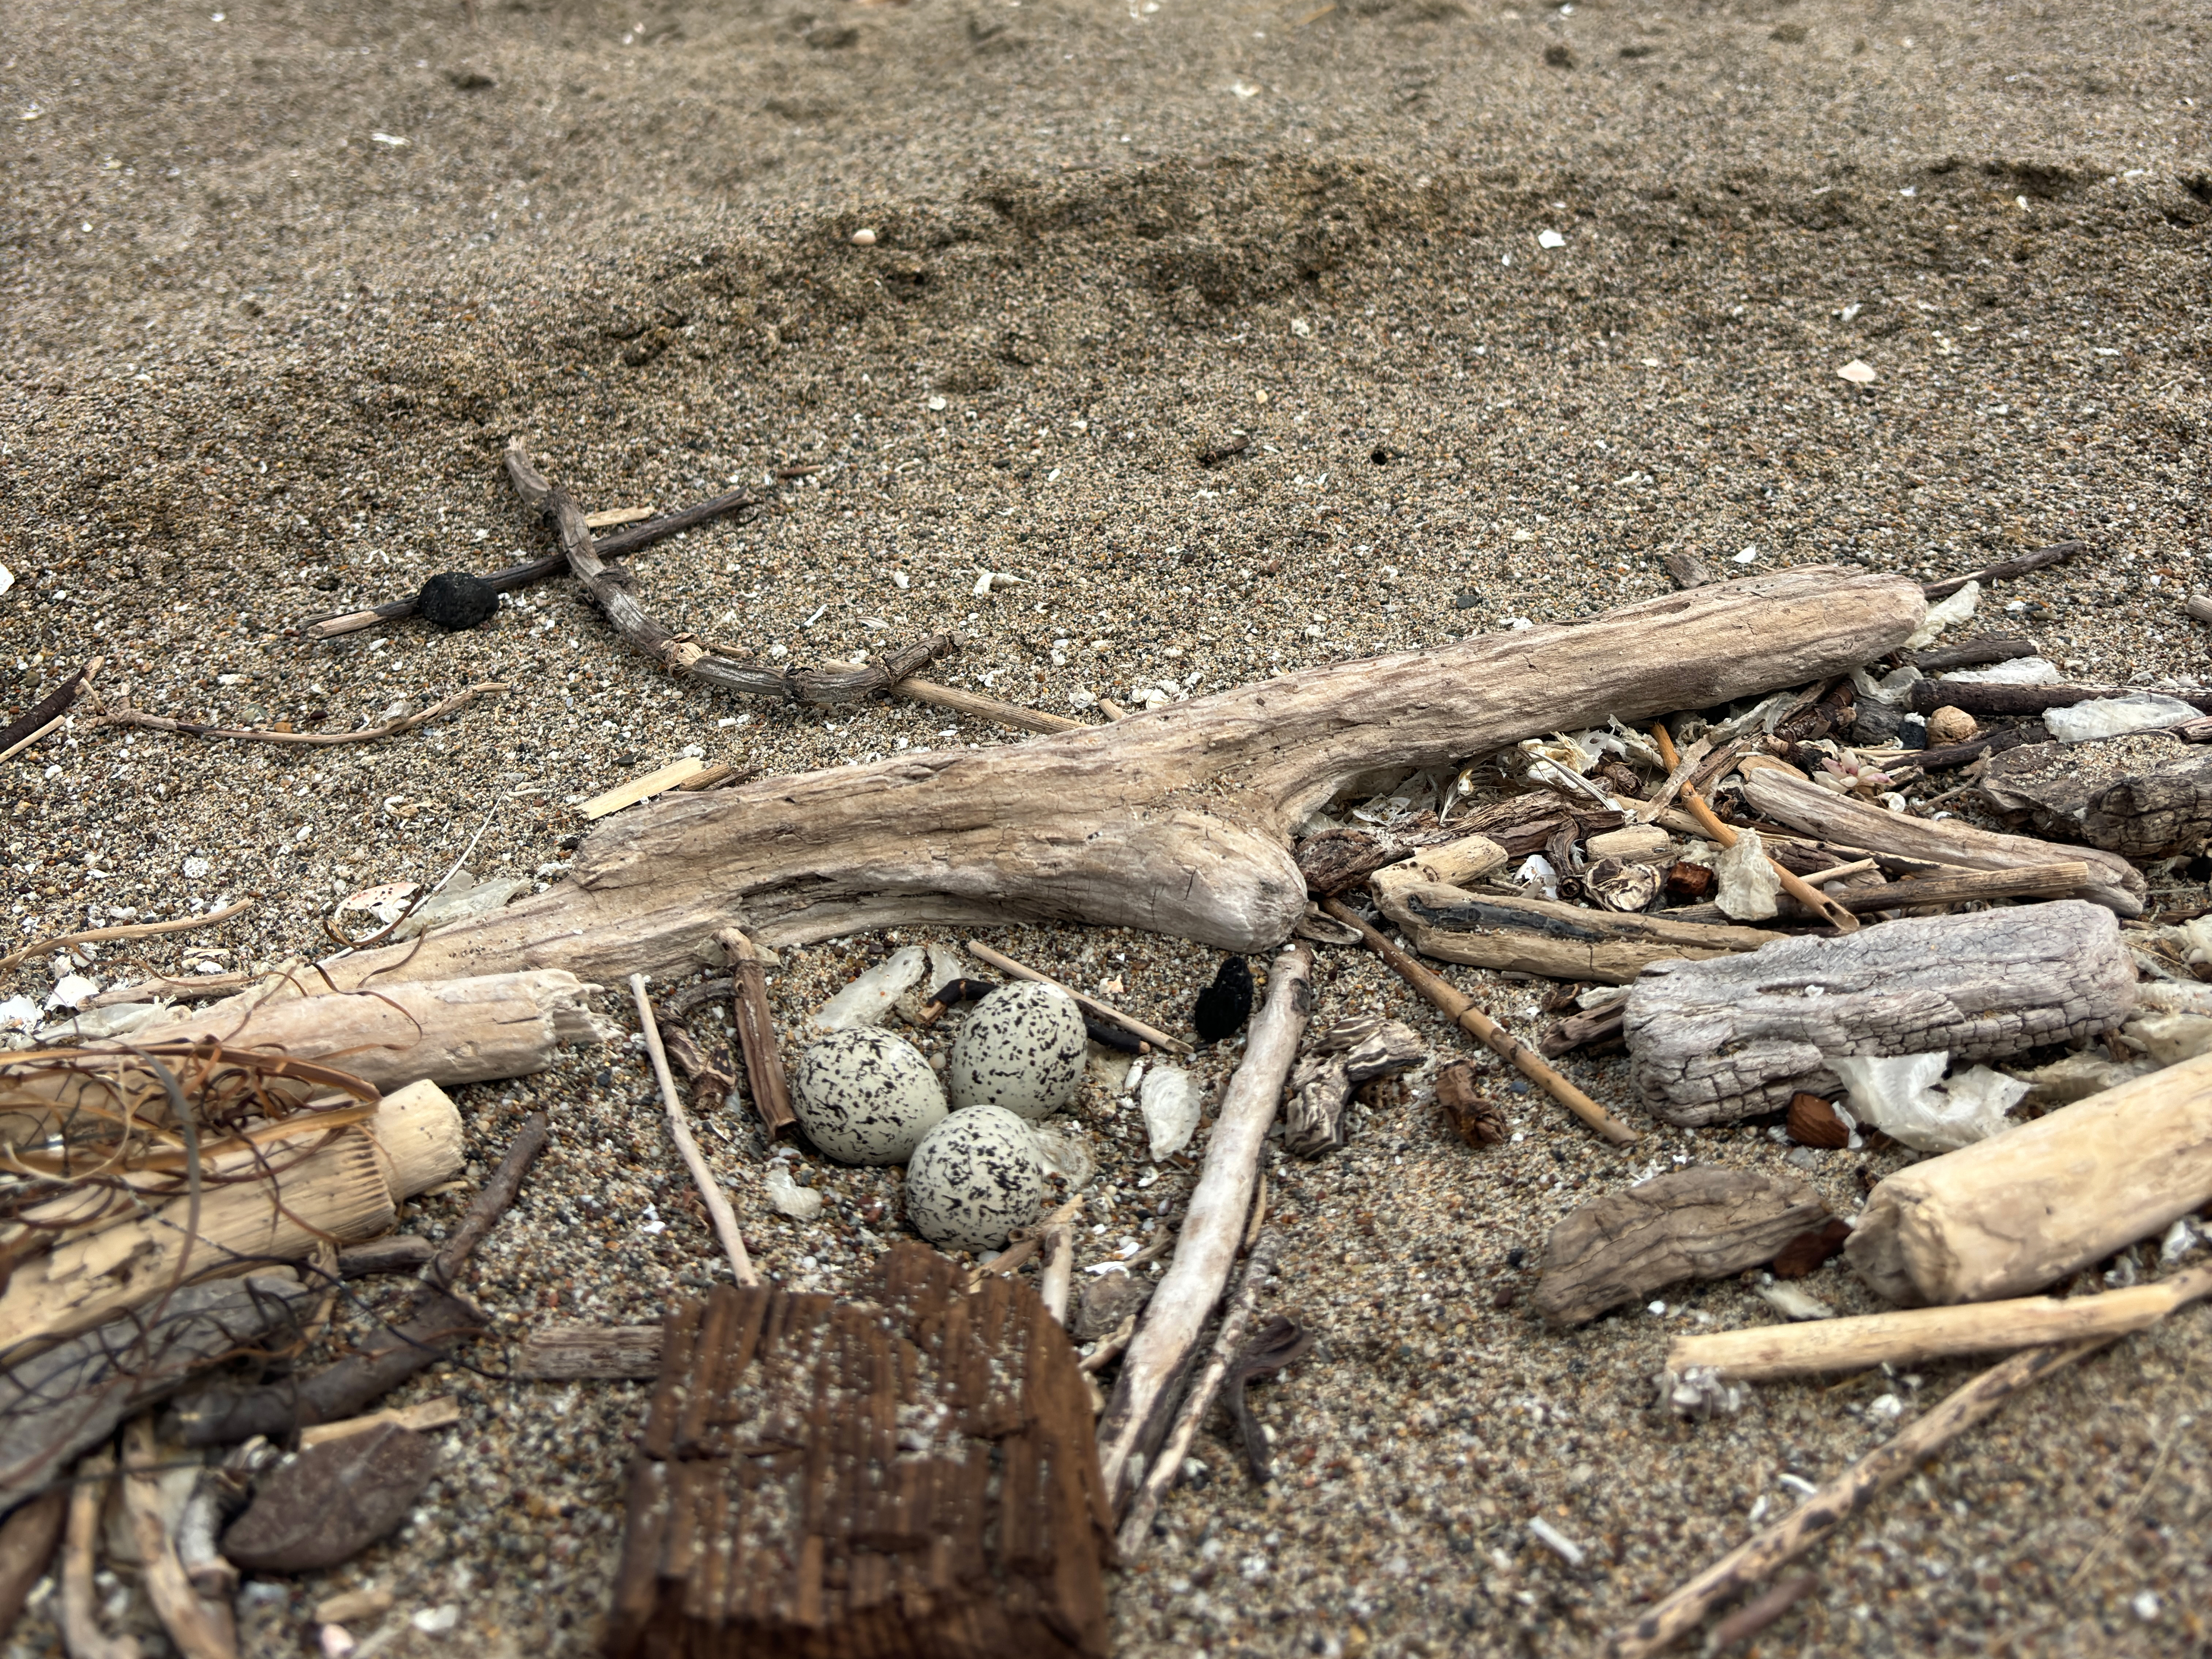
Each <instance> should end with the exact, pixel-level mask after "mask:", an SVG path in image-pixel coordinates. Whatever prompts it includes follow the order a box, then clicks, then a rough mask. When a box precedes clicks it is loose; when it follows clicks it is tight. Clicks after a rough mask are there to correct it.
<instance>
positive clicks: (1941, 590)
mask: <svg viewBox="0 0 2212 1659" xmlns="http://www.w3.org/2000/svg"><path fill="white" fill-rule="evenodd" d="M2088 550H2089V544H2088V543H2087V542H2053V543H2052V544H2051V545H2050V546H2048V547H2039V548H2037V549H2036V550H2034V551H2033V552H2032V553H2023V554H2021V556H2019V557H2018V558H2016V559H2000V560H1999V561H1998V562H1996V563H1995V564H1990V565H1984V566H1983V567H1982V568H1980V569H1979V570H1973V571H1969V572H1968V573H1967V574H1965V575H1963V576H1948V577H1946V578H1945V579H1944V580H1942V581H1940V582H1929V583H1928V584H1927V585H1926V586H1923V588H1922V589H1921V590H1920V591H1921V592H1923V593H1925V594H1926V595H1927V596H1928V597H1929V599H1948V598H1949V597H1950V596H1951V595H1952V594H1954V593H1955V592H1958V591H1959V590H1960V588H1962V587H1964V586H1966V584H1967V583H1968V582H1984V583H1986V582H1996V581H2009V580H2011V579H2012V578H2014V577H2015V576H2025V575H2026V574H2027V573H2028V572H2029V571H2031V570H2041V569H2042V568H2045V566H2046V565H2054V564H2063V563H2064V562H2066V561H2067V560H2068V559H2070V558H2072V557H2073V556H2075V554H2077V553H2086V552H2087V551H2088Z"/></svg>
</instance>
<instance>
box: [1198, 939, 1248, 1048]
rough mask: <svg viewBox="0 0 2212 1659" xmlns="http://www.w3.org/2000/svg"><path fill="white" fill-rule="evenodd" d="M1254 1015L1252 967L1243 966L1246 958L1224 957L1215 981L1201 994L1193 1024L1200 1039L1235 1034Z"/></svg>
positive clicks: (1218, 1038) (1218, 1040)
mask: <svg viewBox="0 0 2212 1659" xmlns="http://www.w3.org/2000/svg"><path fill="white" fill-rule="evenodd" d="M1249 1018H1252V970H1251V969H1249V968H1247V967H1246V966H1245V965H1244V958H1243V957H1224V958H1222V963H1221V971H1220V972H1219V973H1218V974H1216V975H1214V976H1213V983H1212V984H1211V985H1209V986H1207V987H1206V988H1205V989H1204V990H1203V991H1200V993H1199V994H1198V1001H1197V1003H1196V1005H1195V1006H1194V1007H1193V1008H1192V1009H1191V1011H1190V1023H1191V1024H1192V1025H1194V1026H1195V1027H1196V1028H1197V1030H1198V1040H1199V1041H1200V1042H1220V1041H1221V1040H1222V1039H1223V1038H1224V1037H1232V1036H1236V1035H1237V1033H1238V1032H1239V1031H1241V1030H1243V1029H1244V1022H1245V1021H1246V1020H1248V1019H1249Z"/></svg>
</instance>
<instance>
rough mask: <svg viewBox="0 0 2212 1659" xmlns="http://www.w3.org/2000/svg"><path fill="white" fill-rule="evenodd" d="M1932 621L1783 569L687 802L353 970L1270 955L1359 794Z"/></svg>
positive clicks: (1885, 590) (1773, 678)
mask: <svg viewBox="0 0 2212 1659" xmlns="http://www.w3.org/2000/svg"><path fill="white" fill-rule="evenodd" d="M1923 603H1924V602H1923V600H1922V599H1921V598H1920V596H1919V593H1918V592H1917V589H1916V588H1915V587H1914V586H1912V585H1911V583H1909V582H1905V581H1901V580H1898V579H1897V578H1895V577H1893V576H1884V575H1875V574H1869V573H1867V572H1863V571H1846V570H1839V569H1833V568H1807V569H1800V570H1789V571H1783V572H1780V573H1778V574H1774V575H1771V576H1757V577H1751V578H1747V579H1745V580H1741V581H1733V582H1729V583H1727V584H1725V585H1723V586H1718V587H1714V588H1699V589H1696V590H1693V591H1692V592H1686V593H1676V594H1671V595H1668V596H1667V597H1665V598H1662V599H1652V600H1648V601H1645V602H1644V603H1641V604H1638V605H1630V606H1627V607H1625V608H1623V609H1621V610H1619V611H1612V612H1610V613H1607V615H1604V616H1601V617H1591V618H1589V619H1587V620H1584V621H1582V622H1579V623H1575V624H1572V625H1559V626H1551V627H1543V628H1534V629H1524V630H1522V632H1519V633H1514V634H1502V635H1487V636H1485V637H1482V638H1480V639H1474V640H1470V641H1462V642H1461V643H1459V644H1455V645H1451V646H1447V647H1443V648H1441V649H1439V650H1436V651H1432V652H1428V653H1421V654H1419V655H1409V656H1397V657H1384V658H1376V659H1370V660H1366V661H1361V662H1346V663H1337V664H1332V665H1325V666H1322V667H1316V668H1311V669H1305V670H1302V671H1298V672H1297V673H1294V674H1288V675H1285V676H1283V677H1282V678H1279V679H1276V680H1272V681H1267V682H1264V683H1262V684H1255V685H1250V686H1245V687H1242V688H1240V689H1237V690H1231V691H1225V692H1222V693H1219V694H1218V695H1216V696H1210V697H1201V698H1194V699H1193V700H1191V701H1190V702H1180V703H1175V704H1172V705H1170V706H1169V707H1167V708H1160V709H1158V710H1155V711H1153V712H1152V713H1149V714H1136V715H1133V716H1132V717H1131V718H1129V719H1128V720H1117V721H1115V722H1114V723H1113V724H1111V725H1109V726H1091V727H1087V728H1085V730H1083V731H1080V732H1066V733H1064V734H1062V735H1061V736H1059V737H1055V738H1041V739H1039V740H1036V741H1034V742H1030V743H1024V744H1019V745H1018V746H1010V747H1007V748H1003V749H987V750H944V751H941V752H932V753H930V754H926V755H907V756H901V757H897V758H896V759H892V760H888V761H883V762H878V763H873V764H872V765H867V766H858V767H850V766H848V767H839V768H836V769H834V770H830V771H826V772H816V773H810V774H805V775H800V776H795V777H780V778H763V779H760V780H757V781H753V782H750V783H746V784H743V785H739V786H737V787H732V788H727V789H720V790H715V791H714V792H712V793H708V794H703V795H684V796H680V797H678V798H675V799H669V798H663V799H661V800H659V801H656V802H654V803H653V804H652V805H647V806H643V807H641V808H639V809H638V810H636V811H631V812H626V813H623V814H621V815H620V816H619V817H615V818H611V819H609V820H607V821H606V822H605V823H604V824H603V825H602V826H601V827H600V828H599V829H597V830H595V831H594V832H593V834H592V837H591V839H590V840H589V841H587V842H586V843H585V844H584V846H583V848H581V849H580V851H579V853H578V854H577V856H576V859H575V862H574V868H573V871H572V872H571V875H570V878H569V879H568V881H566V882H564V883H562V884H561V885H559V886H557V887H556V888H554V889H552V890H550V891H548V892H545V893H543V894H539V895H537V896H534V897H529V898H525V899H522V900H520V901H518V902H516V903H514V904H512V905H509V906H508V907H507V908H506V909H504V910H501V911H500V912H498V913H497V914H496V915H489V916H485V917H483V918H480V919H478V920H477V921H471V922H467V923H464V924H460V925H457V926H455V927H452V928H447V929H442V930H441V931H440V932H439V933H435V934H432V935H431V936H429V937H428V938H427V939H423V940H422V941H420V945H421V949H420V950H419V951H416V954H414V955H413V956H412V957H410V956H408V954H407V951H405V950H380V951H364V952H362V953H361V954H360V955H358V956H356V957H348V958H346V959H345V960H344V961H343V962H339V963H332V964H331V966H330V971H331V974H332V975H334V976H340V977H342V979H343V982H352V981H355V980H357V979H358V978H359V977H360V976H361V975H365V974H368V973H372V972H374V973H377V974H378V975H380V979H379V982H380V983H388V982H389V981H390V980H391V979H392V976H393V975H395V974H396V975H400V976H403V977H405V978H408V979H435V978H445V977H451V976H453V975H460V974H468V973H474V972H482V971H484V970H485V969H491V968H498V969H506V968H511V967H513V965H514V964H515V963H525V964H526V965H529V966H532V967H558V968H567V969H571V970H572V971H574V972H577V973H580V974H583V975H587V976H590V977H592V978H595V979H599V980H600V981H603V982H604V981H606V979H607V978H608V976H610V975H617V976H619V975H629V974H631V973H635V972H641V971H642V972H647V973H652V974H667V973H676V972H690V971H691V970H692V969H695V968H696V966H697V965H698V964H699V963H701V962H702V961H707V962H710V963H712V962H718V961H719V958H720V955H721V952H720V948H719V947H716V946H714V945H713V943H712V940H713V935H714V932H715V930H716V929H717V928H719V927H727V926H731V925H733V924H734V925H736V926H738V927H742V928H744V931H745V932H746V933H749V934H750V935H751V936H752V937H753V938H754V939H757V940H759V941H760V942H761V943H762V944H763V945H776V946H781V945H794V944H804V943H807V942H810V941H811V940H816V939H827V938H830V937H833V936H835V935H836V934H840V933H850V932H852V931H854V929H856V928H867V927H883V926H889V925H905V924H908V923H924V922H951V921H986V922H1005V921H1038V920H1043V921H1087V922H1093V923H1098V924H1102V925H1110V926H1127V927H1139V928H1144V929H1146V930H1149V931H1151V932H1154V933H1166V934H1170V935H1175V936H1179V937H1183V938H1188V939H1196V940H1199V941H1201V942H1204V943H1206V944H1209V945H1218V946H1219V947H1221V948H1224V949H1227V950H1234V951H1255V950H1260V949H1264V948H1267V947H1268V946H1271V945H1275V944H1278V943H1279V942H1280V941H1282V940H1283V939H1286V938H1288V937H1289V935H1290V933H1291V928H1292V927H1293V926H1294V925H1295V924H1296V923H1297V920H1298V918H1299V916H1300V915H1301V914H1302V912H1303V911H1304V908H1305V878H1304V875H1303V873H1302V872H1300V871H1299V870H1298V868H1297V864H1296V863H1295V861H1294V860H1292V859H1291V854H1290V850H1289V847H1288V844H1287V843H1288V837H1289V832H1290V830H1291V827H1292V826H1294V825H1296V824H1297V823H1301V822H1302V821H1303V820H1304V817H1306V815H1307V814H1308V813H1309V812H1310V811H1312V810H1313V809H1314V808H1316V806H1318V805H1322V803H1323V802H1325V801H1327V800H1328V799H1329V798H1330V796H1331V795H1332V794H1333V793H1334V791H1335V790H1336V788H1337V787H1339V786H1340V784H1342V783H1343V782H1344V781H1346V780H1348V779H1350V778H1352V777H1355V776H1357V775H1358V774H1360V773H1362V772H1365V771H1369V770H1371V769H1374V768H1375V767H1376V766H1379V765H1404V766H1443V765H1447V764H1449V763H1452V762H1453V761H1455V760H1462V759H1464V758H1465V757H1468V756H1469V755H1470V754H1478V753H1482V752H1486V751H1487V750H1493V749H1496V748H1498V747H1500V746H1502V745H1504V744H1509V743H1512V742H1516V741H1517V740H1519V739H1521V738H1528V737H1534V736H1538V735H1541V734H1543V733H1547V732H1553V731H1555V730H1557V729H1559V727H1560V726H1577V725H1583V724H1589V723H1593V722H1602V721H1603V720H1605V719H1606V718H1607V716H1608V715H1613V714H1618V715H1620V717H1621V718H1622V719H1624V720H1635V719H1643V718H1646V717H1648V716H1650V715H1652V714H1665V713H1671V712H1673V711H1674V710H1677V709H1681V708H1710V707H1711V706H1712V705H1713V704H1714V703H1716V702H1725V701H1728V700H1729V699H1730V698H1734V697H1739V696H1748V695H1750V694H1752V693H1754V692H1757V691H1761V690H1770V689H1771V688H1772V687H1774V686H1777V685H1799V684H1804V683H1805V682H1807V681H1808V680H1814V679H1818V678H1822V677H1824V676H1826V675H1830V674H1834V673H1838V672H1841V671H1844V670H1845V669H1848V668H1850V667H1852V666H1854V665H1857V664H1859V663H1863V662H1865V661H1867V660H1868V659H1870V658H1872V657H1874V656H1876V655H1878V654H1880V653H1881V652H1883V651H1887V650H1889V649H1892V648H1893V647H1896V646H1897V645H1898V644H1899V643H1900V642H1901V641H1903V640H1904V639H1905V636H1906V635H1908V634H1909V633H1910V632H1911V629H1912V628H1913V627H1914V626H1915V625H1916V624H1917V622H1918V620H1919V618H1920V616H1921V614H1922V612H1923ZM1455 827H1458V826H1456V825H1455ZM1467 827H1468V828H1471V829H1480V828H1481V826H1480V824H1475V823H1469V824H1468V826H1467ZM1608 827H1610V826H1608ZM1486 833H1487V832H1486Z"/></svg>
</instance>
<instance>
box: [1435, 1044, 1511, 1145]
mask: <svg viewBox="0 0 2212 1659" xmlns="http://www.w3.org/2000/svg"><path fill="white" fill-rule="evenodd" d="M1437 1105H1439V1106H1441V1107H1442V1108H1443V1114H1444V1121H1446V1122H1448V1123H1449V1124H1450V1125H1451V1127H1452V1128H1453V1130H1454V1132H1455V1133H1457V1134H1458V1136H1459V1138H1460V1139H1462V1140H1464V1141H1465V1142H1467V1144H1468V1146H1497V1145H1498V1142H1500V1141H1502V1140H1504V1139H1505V1115H1504V1113H1503V1112H1501V1111H1499V1110H1498V1103H1497V1102H1496V1101H1494V1100H1492V1098H1490V1097H1489V1096H1488V1095H1487V1094H1486V1093H1485V1092H1484V1091H1483V1090H1482V1087H1481V1085H1480V1084H1479V1083H1478V1082H1477V1081H1476V1075H1475V1070H1474V1062H1473V1061H1472V1060H1454V1061H1452V1063H1451V1064H1450V1065H1449V1066H1438V1067H1437Z"/></svg>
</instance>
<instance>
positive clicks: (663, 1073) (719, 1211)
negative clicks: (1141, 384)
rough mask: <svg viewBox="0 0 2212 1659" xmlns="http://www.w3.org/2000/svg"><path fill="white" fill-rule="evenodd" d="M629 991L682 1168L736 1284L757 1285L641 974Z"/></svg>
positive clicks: (632, 980)
mask: <svg viewBox="0 0 2212 1659" xmlns="http://www.w3.org/2000/svg"><path fill="white" fill-rule="evenodd" d="M629 994H630V995H631V996H633V997H634V998H635V999H636V1000H637V1018H638V1022H639V1024H641V1025H642V1026H643V1027H644V1028H645V1051H646V1053H647V1054H650V1055H651V1056H652V1057H653V1076H654V1077H655V1078H657V1079H659V1083H660V1101H661V1104H662V1105H664V1106H665V1107H666V1108H667V1109H668V1133H669V1137H670V1138H671V1139H673V1140H674V1141H675V1142H676V1150H677V1151H678V1152H680V1153H682V1154H683V1156H684V1167H685V1168H686V1169H688V1170H690V1171H691V1179H692V1180H693V1182H696V1184H697V1186H698V1188H699V1196H700V1197H701V1198H702V1199H703V1200H705V1201H706V1205H707V1213H708V1215H710V1216H712V1217H713V1218H714V1233H715V1236H716V1237H719V1238H720V1240H721V1241H722V1249H723V1252H724V1253H725V1254H726V1255H728V1257H729V1258H730V1271H731V1272H732V1273H735V1274H736V1275H737V1279H738V1284H740V1285H757V1284H759V1283H760V1275H759V1274H758V1273H755V1272H754V1271H753V1264H752V1260H751V1258H750V1257H749V1256H748V1255H746V1254H745V1239H744V1234H743V1233H740V1232H739V1231H738V1218H737V1214H736V1212H734V1211H732V1209H731V1208H730V1200H728V1198H726V1196H724V1194H723V1192H722V1188H721V1185H720V1182H717V1181H716V1180H715V1179H714V1171H713V1170H710V1169H708V1167H707V1160H706V1158H704V1157H703V1156H702V1154H701V1153H700V1151H699V1143H698V1142H697V1141H696V1140H694V1139H692V1138H691V1126H690V1124H689V1123H687V1122H685V1121H684V1103H683V1102H682V1101H681V1100H679V1099H678V1097H677V1094H676V1079H675V1078H674V1077H673V1076H672V1075H671V1074H670V1073H669V1070H668V1053H667V1051H666V1050H665V1048H662V1047H661V1046H660V1027H659V1024H658V1023H657V1022H656V1021H655V1020H654V1019H653V1000H652V999H651V998H650V997H648V996H647V995H646V994H645V975H643V974H632V975H630V976H629Z"/></svg>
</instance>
